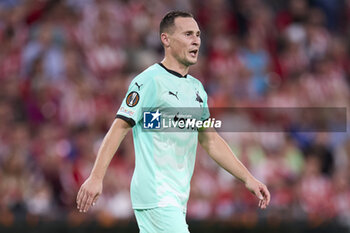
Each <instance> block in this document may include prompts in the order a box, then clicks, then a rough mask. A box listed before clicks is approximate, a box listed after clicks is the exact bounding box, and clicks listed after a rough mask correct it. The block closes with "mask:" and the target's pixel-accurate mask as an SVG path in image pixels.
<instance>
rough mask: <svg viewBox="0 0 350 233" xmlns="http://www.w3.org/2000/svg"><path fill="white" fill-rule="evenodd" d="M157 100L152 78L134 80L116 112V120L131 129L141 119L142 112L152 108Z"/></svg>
mask: <svg viewBox="0 0 350 233" xmlns="http://www.w3.org/2000/svg"><path fill="white" fill-rule="evenodd" d="M156 99H157V90H156V85H155V82H154V79H153V78H152V77H137V78H135V79H134V80H133V81H132V82H131V84H130V86H129V89H128V91H127V93H126V96H125V98H124V100H123V102H122V104H121V106H120V108H119V110H118V112H117V115H116V118H121V119H123V120H125V121H126V122H128V123H129V125H130V126H131V127H133V126H134V125H135V124H137V122H139V121H140V120H141V119H142V117H143V111H144V110H145V109H147V108H152V107H153V106H154V105H155V102H156Z"/></svg>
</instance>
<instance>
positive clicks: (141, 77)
mask: <svg viewBox="0 0 350 233" xmlns="http://www.w3.org/2000/svg"><path fill="white" fill-rule="evenodd" d="M159 72H160V71H159V67H158V65H157V64H154V65H151V66H149V67H148V68H147V69H145V70H144V71H142V72H141V73H140V74H138V75H137V76H136V77H135V78H134V79H133V80H132V81H131V83H130V84H131V85H133V84H135V83H136V82H141V83H142V84H151V83H154V82H155V77H157V74H158V73H159Z"/></svg>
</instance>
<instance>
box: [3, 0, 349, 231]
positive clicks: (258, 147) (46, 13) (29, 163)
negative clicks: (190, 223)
mask: <svg viewBox="0 0 350 233" xmlns="http://www.w3.org/2000/svg"><path fill="white" fill-rule="evenodd" d="M174 9H181V10H186V11H189V12H192V13H193V15H194V16H195V18H196V19H197V21H198V23H199V26H200V29H201V31H202V36H201V39H202V46H201V51H200V58H199V61H198V64H196V65H195V66H193V67H191V69H190V74H192V75H193V76H195V77H197V78H198V79H200V80H201V81H202V82H203V85H204V87H205V89H206V90H207V92H208V95H209V105H210V107H256V106H258V107H261V106H263V107H315V106H318V107H331V106H336V107H348V106H349V103H350V99H349V91H350V90H349V84H350V83H349V81H350V55H349V54H350V1H349V0H289V1H279V0H231V1H230V0H226V1H225V0H192V1H187V0H166V1H155V0H150V1H148V0H139V1H136V0H60V1H59V0H1V1H0V224H3V225H11V224H14V223H16V221H35V219H44V220H47V221H55V220H57V219H68V220H69V221H85V220H87V221H90V220H97V221H100V223H101V224H108V222H109V221H115V220H120V219H124V220H128V219H132V218H134V217H133V212H132V209H131V203H130V197H129V184H130V180H131V176H132V173H133V167H134V151H133V144H132V135H131V133H130V134H128V135H127V137H126V139H125V140H124V142H123V143H122V145H121V147H120V149H119V150H118V151H117V153H116V156H115V157H114V158H113V160H112V162H111V165H110V167H109V169H108V172H107V174H106V177H105V180H104V191H103V195H102V196H101V197H100V199H99V201H98V203H97V205H96V206H94V207H93V208H92V210H91V211H89V213H87V214H80V213H78V211H77V209H76V203H75V198H76V194H77V191H78V188H79V187H80V185H81V183H82V182H83V181H84V180H85V178H87V176H88V175H89V172H90V170H91V168H92V165H93V162H94V159H95V156H96V153H97V150H98V148H99V145H100V143H101V141H102V139H103V137H104V135H105V133H106V132H107V130H108V128H109V126H110V124H111V122H112V121H113V120H114V117H115V114H116V112H117V110H118V108H119V106H120V103H121V101H122V100H123V98H124V96H125V93H126V90H127V87H128V85H129V83H130V81H131V80H132V78H133V77H135V75H137V74H138V73H140V72H141V71H143V70H144V69H145V68H146V67H147V66H149V65H151V64H153V63H155V62H160V61H161V59H162V57H163V48H162V46H161V43H160V40H159V32H158V30H159V22H160V20H161V18H162V17H163V16H164V15H165V13H166V12H168V11H169V10H174ZM348 115H349V114H348ZM335 117H336V116H335ZM335 120H336V119H335ZM222 136H223V137H224V138H226V139H227V141H228V143H229V145H230V146H231V147H232V149H233V151H234V152H235V153H236V154H237V156H238V157H239V158H240V159H241V160H242V161H243V163H244V164H245V165H246V166H247V167H248V169H249V170H250V171H251V172H252V173H253V174H254V175H255V176H256V177H257V178H258V179H260V180H261V181H263V182H265V183H266V184H267V186H268V187H269V189H270V191H271V195H272V200H271V204H270V206H269V207H268V209H266V210H264V211H260V210H258V208H257V200H256V199H255V198H254V197H253V195H252V194H250V193H249V192H248V191H247V190H246V189H245V187H244V185H242V184H241V183H239V182H238V181H237V180H235V179H234V178H232V176H231V175H229V174H228V173H227V172H225V171H224V170H222V169H221V168H219V166H217V165H216V164H215V163H214V162H213V161H212V160H211V159H210V158H209V156H208V155H207V154H206V153H205V152H204V151H203V150H202V149H201V148H199V149H198V154H197V161H196V167H195V172H194V176H193V180H192V189H191V196H190V200H189V203H188V218H189V219H192V220H207V219H219V220H223V221H229V222H232V223H235V222H236V223H244V224H248V225H254V224H257V223H258V222H259V221H260V220H266V221H267V222H269V223H271V224H276V223H279V222H285V221H287V222H288V221H289V222H293V221H298V220H306V221H308V222H310V223H312V224H315V225H317V224H321V223H324V222H329V221H338V222H341V223H345V224H349V222H350V183H349V182H350V159H349V158H350V157H349V154H350V138H349V133H346V132H328V133H327V132H318V133H317V132H314V133H302V132H299V133H290V132H280V133H277V132H276V133H272V132H270V133H254V132H247V133H222Z"/></svg>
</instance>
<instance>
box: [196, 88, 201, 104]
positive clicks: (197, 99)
mask: <svg viewBox="0 0 350 233" xmlns="http://www.w3.org/2000/svg"><path fill="white" fill-rule="evenodd" d="M196 101H198V102H199V103H203V100H202V98H201V97H200V96H199V92H198V91H197V93H196Z"/></svg>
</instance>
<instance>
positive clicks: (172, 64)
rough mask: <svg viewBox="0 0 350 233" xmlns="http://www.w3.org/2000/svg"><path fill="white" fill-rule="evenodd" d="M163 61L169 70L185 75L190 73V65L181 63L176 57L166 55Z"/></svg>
mask: <svg viewBox="0 0 350 233" xmlns="http://www.w3.org/2000/svg"><path fill="white" fill-rule="evenodd" d="M161 63H162V64H163V65H164V66H165V67H166V68H167V69H169V70H173V71H176V72H178V73H179V74H181V75H182V76H185V75H186V74H187V73H188V69H189V67H188V66H185V65H183V64H181V63H179V62H178V61H177V60H176V59H174V58H169V57H165V58H164V59H163V61H161Z"/></svg>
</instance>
